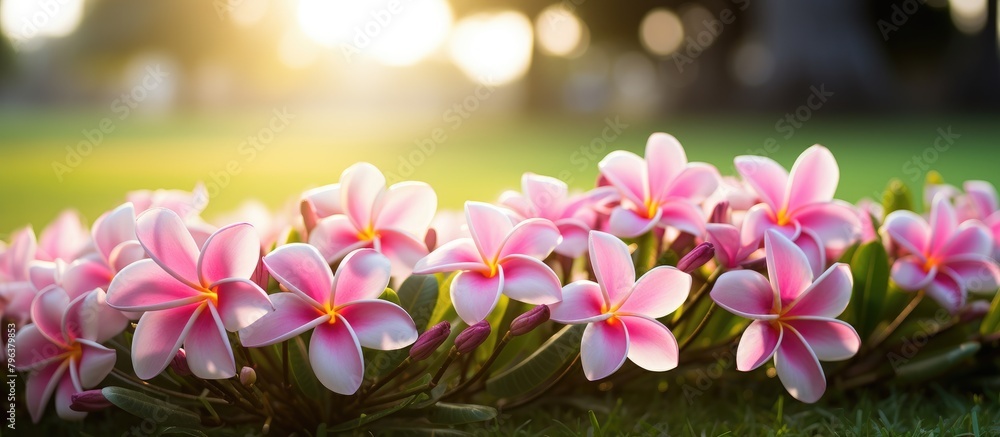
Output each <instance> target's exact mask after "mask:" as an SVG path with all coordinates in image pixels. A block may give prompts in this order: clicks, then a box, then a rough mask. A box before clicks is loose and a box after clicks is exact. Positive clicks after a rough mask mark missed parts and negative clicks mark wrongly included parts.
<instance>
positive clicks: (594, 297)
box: [549, 280, 610, 324]
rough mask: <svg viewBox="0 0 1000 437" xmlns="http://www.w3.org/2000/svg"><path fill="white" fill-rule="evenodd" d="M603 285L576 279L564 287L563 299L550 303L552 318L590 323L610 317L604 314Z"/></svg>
mask: <svg viewBox="0 0 1000 437" xmlns="http://www.w3.org/2000/svg"><path fill="white" fill-rule="evenodd" d="M606 306H607V304H605V302H604V295H603V294H601V286H600V285H597V283H596V282H592V281H585V280H584V281H576V282H573V283H570V284H566V286H565V287H563V289H562V301H560V302H556V303H554V304H552V305H549V311H550V314H551V316H550V318H551V319H552V320H555V321H556V322H559V323H565V324H576V323H590V322H593V321H596V320H604V319H607V318H608V317H610V315H609V314H604V307H606Z"/></svg>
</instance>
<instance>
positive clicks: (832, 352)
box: [710, 230, 861, 403]
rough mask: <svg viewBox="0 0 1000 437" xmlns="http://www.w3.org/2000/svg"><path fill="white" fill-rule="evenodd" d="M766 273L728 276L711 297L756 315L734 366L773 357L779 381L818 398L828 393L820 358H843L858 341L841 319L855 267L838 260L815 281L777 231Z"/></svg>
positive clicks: (801, 396) (797, 394)
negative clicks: (765, 275)
mask: <svg viewBox="0 0 1000 437" xmlns="http://www.w3.org/2000/svg"><path fill="white" fill-rule="evenodd" d="M764 240H765V242H764V249H765V252H766V255H765V258H766V260H767V274H768V276H769V277H770V281H769V280H768V278H765V277H764V275H761V274H760V273H758V272H756V271H752V270H735V271H730V272H726V273H723V274H722V276H720V277H719V279H718V281H716V283H715V286H714V288H713V289H712V292H711V294H710V295H711V296H712V300H714V301H715V303H716V304H718V305H719V306H721V307H723V308H725V309H726V310H727V311H729V312H731V313H733V314H736V315H738V316H742V317H746V318H750V319H753V320H754V321H753V322H752V323H750V326H748V327H747V329H746V331H744V332H743V336H742V337H741V338H740V344H739V347H738V349H737V350H736V368H737V369H739V370H741V371H744V372H748V371H751V370H753V369H756V368H758V367H760V366H761V365H763V364H764V363H765V362H767V361H768V360H770V359H771V357H772V356H774V368H775V370H776V371H777V372H778V378H779V379H781V383H782V384H783V385H784V386H785V389H786V390H788V393H789V394H791V395H792V397H794V398H795V399H798V400H800V401H802V402H808V403H812V402H816V401H817V400H819V398H820V397H821V396H823V392H825V391H826V376H825V374H824V373H823V367H822V366H820V360H823V361H837V360H846V359H848V358H850V357H852V356H854V354H855V353H857V352H858V348H859V347H860V346H861V338H860V337H859V336H858V333H857V331H855V330H854V328H853V327H852V326H851V325H849V324H847V323H844V322H842V321H840V320H837V319H836V317H837V316H838V315H840V313H842V312H844V309H846V308H847V304H848V302H850V300H851V288H852V286H853V278H852V277H851V270H850V267H849V266H848V265H846V264H842V263H837V264H834V265H833V266H831V267H830V268H829V269H827V270H826V271H825V272H823V274H822V275H820V276H819V277H818V278H816V279H815V281H814V279H813V278H814V277H813V274H812V268H811V267H810V266H809V260H807V259H806V255H805V253H803V252H802V250H801V249H799V247H798V246H796V245H795V244H794V243H792V242H791V240H789V239H788V238H786V237H785V236H784V235H782V234H781V233H780V232H778V231H776V230H769V231H767V233H766V234H765V236H764Z"/></svg>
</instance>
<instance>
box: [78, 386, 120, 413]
mask: <svg viewBox="0 0 1000 437" xmlns="http://www.w3.org/2000/svg"><path fill="white" fill-rule="evenodd" d="M69 399H70V404H69V409H71V410H73V411H79V412H81V413H93V412H97V411H101V410H103V409H105V408H108V407H110V406H112V405H114V404H112V403H111V401H109V400H108V398H106V397H104V393H101V391H100V390H87V391H82V392H79V393H73V395H72V396H70V398H69Z"/></svg>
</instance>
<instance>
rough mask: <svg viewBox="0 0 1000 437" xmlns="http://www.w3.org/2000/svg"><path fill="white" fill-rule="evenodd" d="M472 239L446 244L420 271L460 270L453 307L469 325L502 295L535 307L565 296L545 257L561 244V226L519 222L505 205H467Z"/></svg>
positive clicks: (454, 282)
mask: <svg viewBox="0 0 1000 437" xmlns="http://www.w3.org/2000/svg"><path fill="white" fill-rule="evenodd" d="M465 216H466V222H468V224H469V232H470V233H471V234H472V238H459V239H457V240H454V241H451V242H449V243H446V244H443V245H441V246H440V247H438V248H437V249H435V250H434V252H431V253H430V254H429V255H427V257H425V258H423V259H421V260H420V262H418V263H417V265H416V267H415V268H414V269H413V272H414V273H416V274H418V275H425V274H429V273H443V272H453V271H458V272H459V273H458V275H456V276H455V278H454V279H453V280H452V282H451V301H452V302H453V304H454V305H455V311H456V312H458V316H459V317H461V318H462V320H464V321H465V322H466V323H468V324H469V325H473V324H475V323H477V322H480V321H482V320H483V319H485V318H486V316H488V315H489V314H490V312H492V311H493V308H495V307H496V305H497V302H498V301H499V300H500V294H501V293H503V294H505V295H507V297H510V298H511V299H514V300H519V301H521V302H525V303H529V304H532V305H544V304H552V303H556V302H558V301H559V300H560V299H561V296H562V293H561V292H560V283H559V278H558V277H556V274H555V272H553V271H552V269H551V268H549V267H548V266H547V265H545V263H543V262H541V261H540V260H542V259H545V257H547V256H549V254H551V253H552V250H553V249H555V247H556V246H557V245H558V244H559V240H560V236H559V229H558V228H556V226H555V225H554V224H552V222H551V221H548V220H545V219H527V220H524V221H522V222H520V223H518V224H517V225H516V226H515V225H514V223H513V220H511V218H510V216H509V215H508V214H507V213H506V212H504V210H503V209H501V208H498V207H496V206H493V205H490V204H487V203H480V202H466V203H465Z"/></svg>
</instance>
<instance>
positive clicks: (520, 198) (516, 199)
mask: <svg viewBox="0 0 1000 437" xmlns="http://www.w3.org/2000/svg"><path fill="white" fill-rule="evenodd" d="M497 204H498V205H500V206H502V207H504V208H507V209H510V210H511V211H514V213H516V214H517V215H518V217H519V218H518V219H517V221H520V220H523V219H525V218H528V217H538V216H539V214H538V211H537V210H536V209H535V207H534V206H533V205H532V204H531V202H530V201H529V200H528V198H527V197H526V196H525V195H523V194H521V193H519V192H517V191H511V190H507V191H504V192H503V193H500V199H499V200H497Z"/></svg>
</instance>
